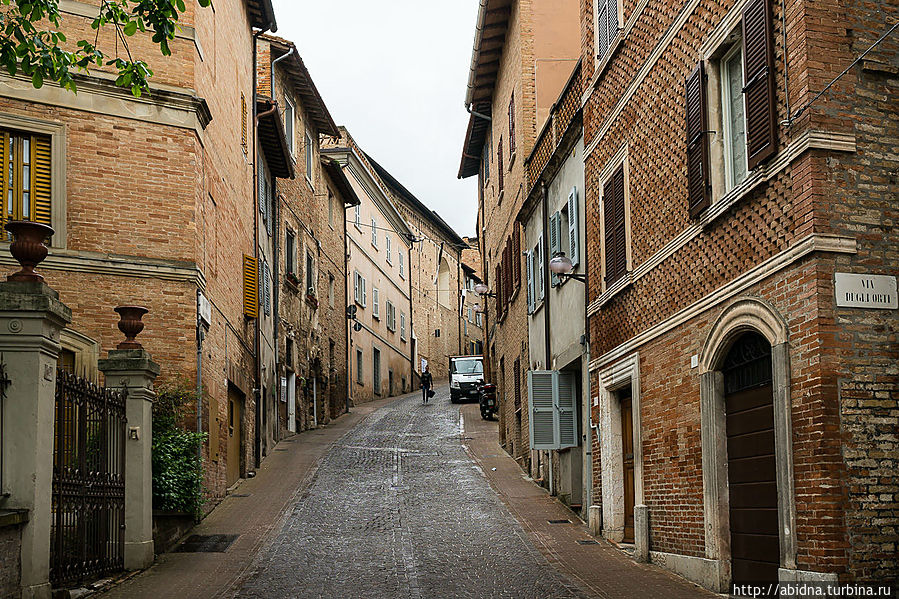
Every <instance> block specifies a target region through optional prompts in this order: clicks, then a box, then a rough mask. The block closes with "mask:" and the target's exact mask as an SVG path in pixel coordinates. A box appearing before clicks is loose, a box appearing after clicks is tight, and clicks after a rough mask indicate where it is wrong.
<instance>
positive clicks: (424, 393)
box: [421, 366, 432, 403]
mask: <svg viewBox="0 0 899 599" xmlns="http://www.w3.org/2000/svg"><path fill="white" fill-rule="evenodd" d="M431 383H432V377H431V370H430V368H429V367H428V366H425V371H424V372H422V373H421V402H422V403H428V395H429V394H430V392H431Z"/></svg>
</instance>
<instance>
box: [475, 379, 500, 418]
mask: <svg viewBox="0 0 899 599" xmlns="http://www.w3.org/2000/svg"><path fill="white" fill-rule="evenodd" d="M478 403H479V404H480V405H481V418H483V419H484V420H489V419H490V418H491V417H493V416H496V414H497V405H496V385H494V384H493V383H481V385H480V386H479V387H478Z"/></svg>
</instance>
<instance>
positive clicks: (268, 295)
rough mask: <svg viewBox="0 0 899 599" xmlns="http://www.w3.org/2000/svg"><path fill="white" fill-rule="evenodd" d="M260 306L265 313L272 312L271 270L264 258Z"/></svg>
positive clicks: (267, 314)
mask: <svg viewBox="0 0 899 599" xmlns="http://www.w3.org/2000/svg"><path fill="white" fill-rule="evenodd" d="M262 306H263V312H264V313H265V315H266V316H269V315H270V314H271V313H272V286H271V271H270V270H269V266H268V261H266V260H263V262H262Z"/></svg>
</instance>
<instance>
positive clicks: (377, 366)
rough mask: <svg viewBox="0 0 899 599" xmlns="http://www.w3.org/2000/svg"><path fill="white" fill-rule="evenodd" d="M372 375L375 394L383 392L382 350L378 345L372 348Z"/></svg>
mask: <svg viewBox="0 0 899 599" xmlns="http://www.w3.org/2000/svg"><path fill="white" fill-rule="evenodd" d="M371 367H372V371H371V375H372V381H373V384H374V386H375V394H376V395H380V394H381V350H379V349H378V348H377V347H373V348H371Z"/></svg>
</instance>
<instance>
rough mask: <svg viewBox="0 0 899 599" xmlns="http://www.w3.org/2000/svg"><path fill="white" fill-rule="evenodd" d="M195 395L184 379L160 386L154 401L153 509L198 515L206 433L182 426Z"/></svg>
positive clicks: (199, 512) (201, 505)
mask: <svg viewBox="0 0 899 599" xmlns="http://www.w3.org/2000/svg"><path fill="white" fill-rule="evenodd" d="M199 399H200V398H199V397H197V394H196V392H195V391H193V390H191V389H190V387H189V385H188V384H187V383H185V382H181V383H177V384H173V385H167V386H163V387H160V388H159V389H158V390H157V394H156V402H155V403H154V404H153V509H156V510H165V511H178V512H187V513H189V514H193V515H194V517H196V518H199V517H200V515H201V513H202V512H201V510H202V507H203V503H204V501H205V499H204V498H203V463H202V461H201V459H200V448H201V446H202V445H203V442H204V441H205V440H206V433H195V432H191V431H188V430H185V429H184V427H183V426H181V423H182V422H183V418H184V416H185V415H186V410H188V409H189V408H192V407H194V406H196V403H195V402H196V401H198V400H199Z"/></svg>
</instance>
